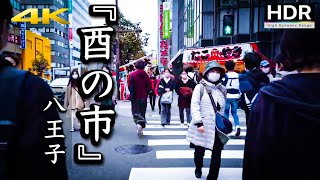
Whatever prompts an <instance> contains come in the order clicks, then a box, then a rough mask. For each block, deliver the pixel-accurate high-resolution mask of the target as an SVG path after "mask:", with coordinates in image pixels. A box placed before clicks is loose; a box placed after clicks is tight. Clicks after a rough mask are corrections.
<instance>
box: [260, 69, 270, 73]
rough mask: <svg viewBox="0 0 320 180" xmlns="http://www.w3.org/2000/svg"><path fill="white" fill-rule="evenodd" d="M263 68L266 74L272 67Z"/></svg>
mask: <svg viewBox="0 0 320 180" xmlns="http://www.w3.org/2000/svg"><path fill="white" fill-rule="evenodd" d="M261 70H262V71H263V72H264V73H266V74H268V73H269V72H270V68H261Z"/></svg>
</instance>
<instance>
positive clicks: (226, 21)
mask: <svg viewBox="0 0 320 180" xmlns="http://www.w3.org/2000/svg"><path fill="white" fill-rule="evenodd" d="M233 26H234V18H233V15H224V16H223V29H222V30H223V35H224V36H230V35H233V30H234V28H233Z"/></svg>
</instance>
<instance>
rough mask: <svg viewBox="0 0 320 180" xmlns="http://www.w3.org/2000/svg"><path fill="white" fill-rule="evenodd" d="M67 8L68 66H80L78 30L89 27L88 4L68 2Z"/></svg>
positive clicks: (69, 0)
mask: <svg viewBox="0 0 320 180" xmlns="http://www.w3.org/2000/svg"><path fill="white" fill-rule="evenodd" d="M68 4H69V5H68V6H69V22H70V24H69V42H70V44H69V46H70V66H74V65H78V64H81V61H80V37H79V35H78V34H77V29H78V28H83V27H89V26H91V19H90V18H91V17H90V15H89V12H88V11H89V6H90V3H89V2H88V0H68Z"/></svg>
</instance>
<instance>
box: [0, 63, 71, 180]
mask: <svg viewBox="0 0 320 180" xmlns="http://www.w3.org/2000/svg"><path fill="white" fill-rule="evenodd" d="M3 68H7V67H1V68H0V72H2V71H1V70H2V69H3ZM0 77H2V74H1V73H0ZM20 92H21V93H22V95H21V96H22V98H21V100H19V101H18V102H19V103H18V104H19V107H20V108H19V110H18V113H17V119H18V120H17V132H16V133H17V134H16V137H17V139H16V140H15V141H12V142H11V145H12V149H11V148H10V151H9V154H8V161H7V162H8V163H9V164H8V166H6V168H7V169H6V172H7V173H8V174H7V175H8V176H9V177H8V178H7V179H21V177H23V178H24V179H35V180H38V179H39V180H42V179H49V180H51V179H61V180H65V179H68V174H67V168H66V156H65V154H58V155H57V157H58V158H57V163H56V164H52V162H51V160H53V155H45V152H52V151H53V150H52V148H50V147H49V145H56V144H59V145H60V147H59V149H58V150H57V151H65V149H66V147H65V143H64V140H65V138H45V136H48V135H52V133H53V132H52V131H49V130H48V128H52V126H53V125H52V124H49V123H48V121H54V120H60V117H59V113H58V111H57V106H56V105H55V102H54V101H53V94H52V91H51V89H50V87H49V86H48V84H47V83H46V82H45V81H43V80H42V79H40V78H38V77H36V76H34V75H32V74H31V73H28V75H27V76H26V78H25V80H24V82H23V85H22V89H21V91H20ZM49 101H51V102H52V104H51V106H50V108H48V109H47V110H46V111H44V109H45V108H46V107H47V105H48V104H49ZM57 126H58V127H61V128H62V123H58V124H57ZM62 130H63V129H62ZM62 130H61V131H57V134H58V135H63V134H64V133H63V131H62ZM9 143H10V142H9Z"/></svg>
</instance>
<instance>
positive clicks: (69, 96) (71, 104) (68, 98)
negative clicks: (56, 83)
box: [64, 85, 84, 110]
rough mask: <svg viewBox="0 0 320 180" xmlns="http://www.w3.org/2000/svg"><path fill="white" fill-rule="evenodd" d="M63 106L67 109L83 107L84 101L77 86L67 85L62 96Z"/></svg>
mask: <svg viewBox="0 0 320 180" xmlns="http://www.w3.org/2000/svg"><path fill="white" fill-rule="evenodd" d="M64 107H66V108H68V109H72V110H74V109H83V108H84V102H83V100H82V98H81V96H80V94H79V93H78V88H77V87H74V88H73V87H71V85H68V87H67V91H66V94H65V97H64Z"/></svg>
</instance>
